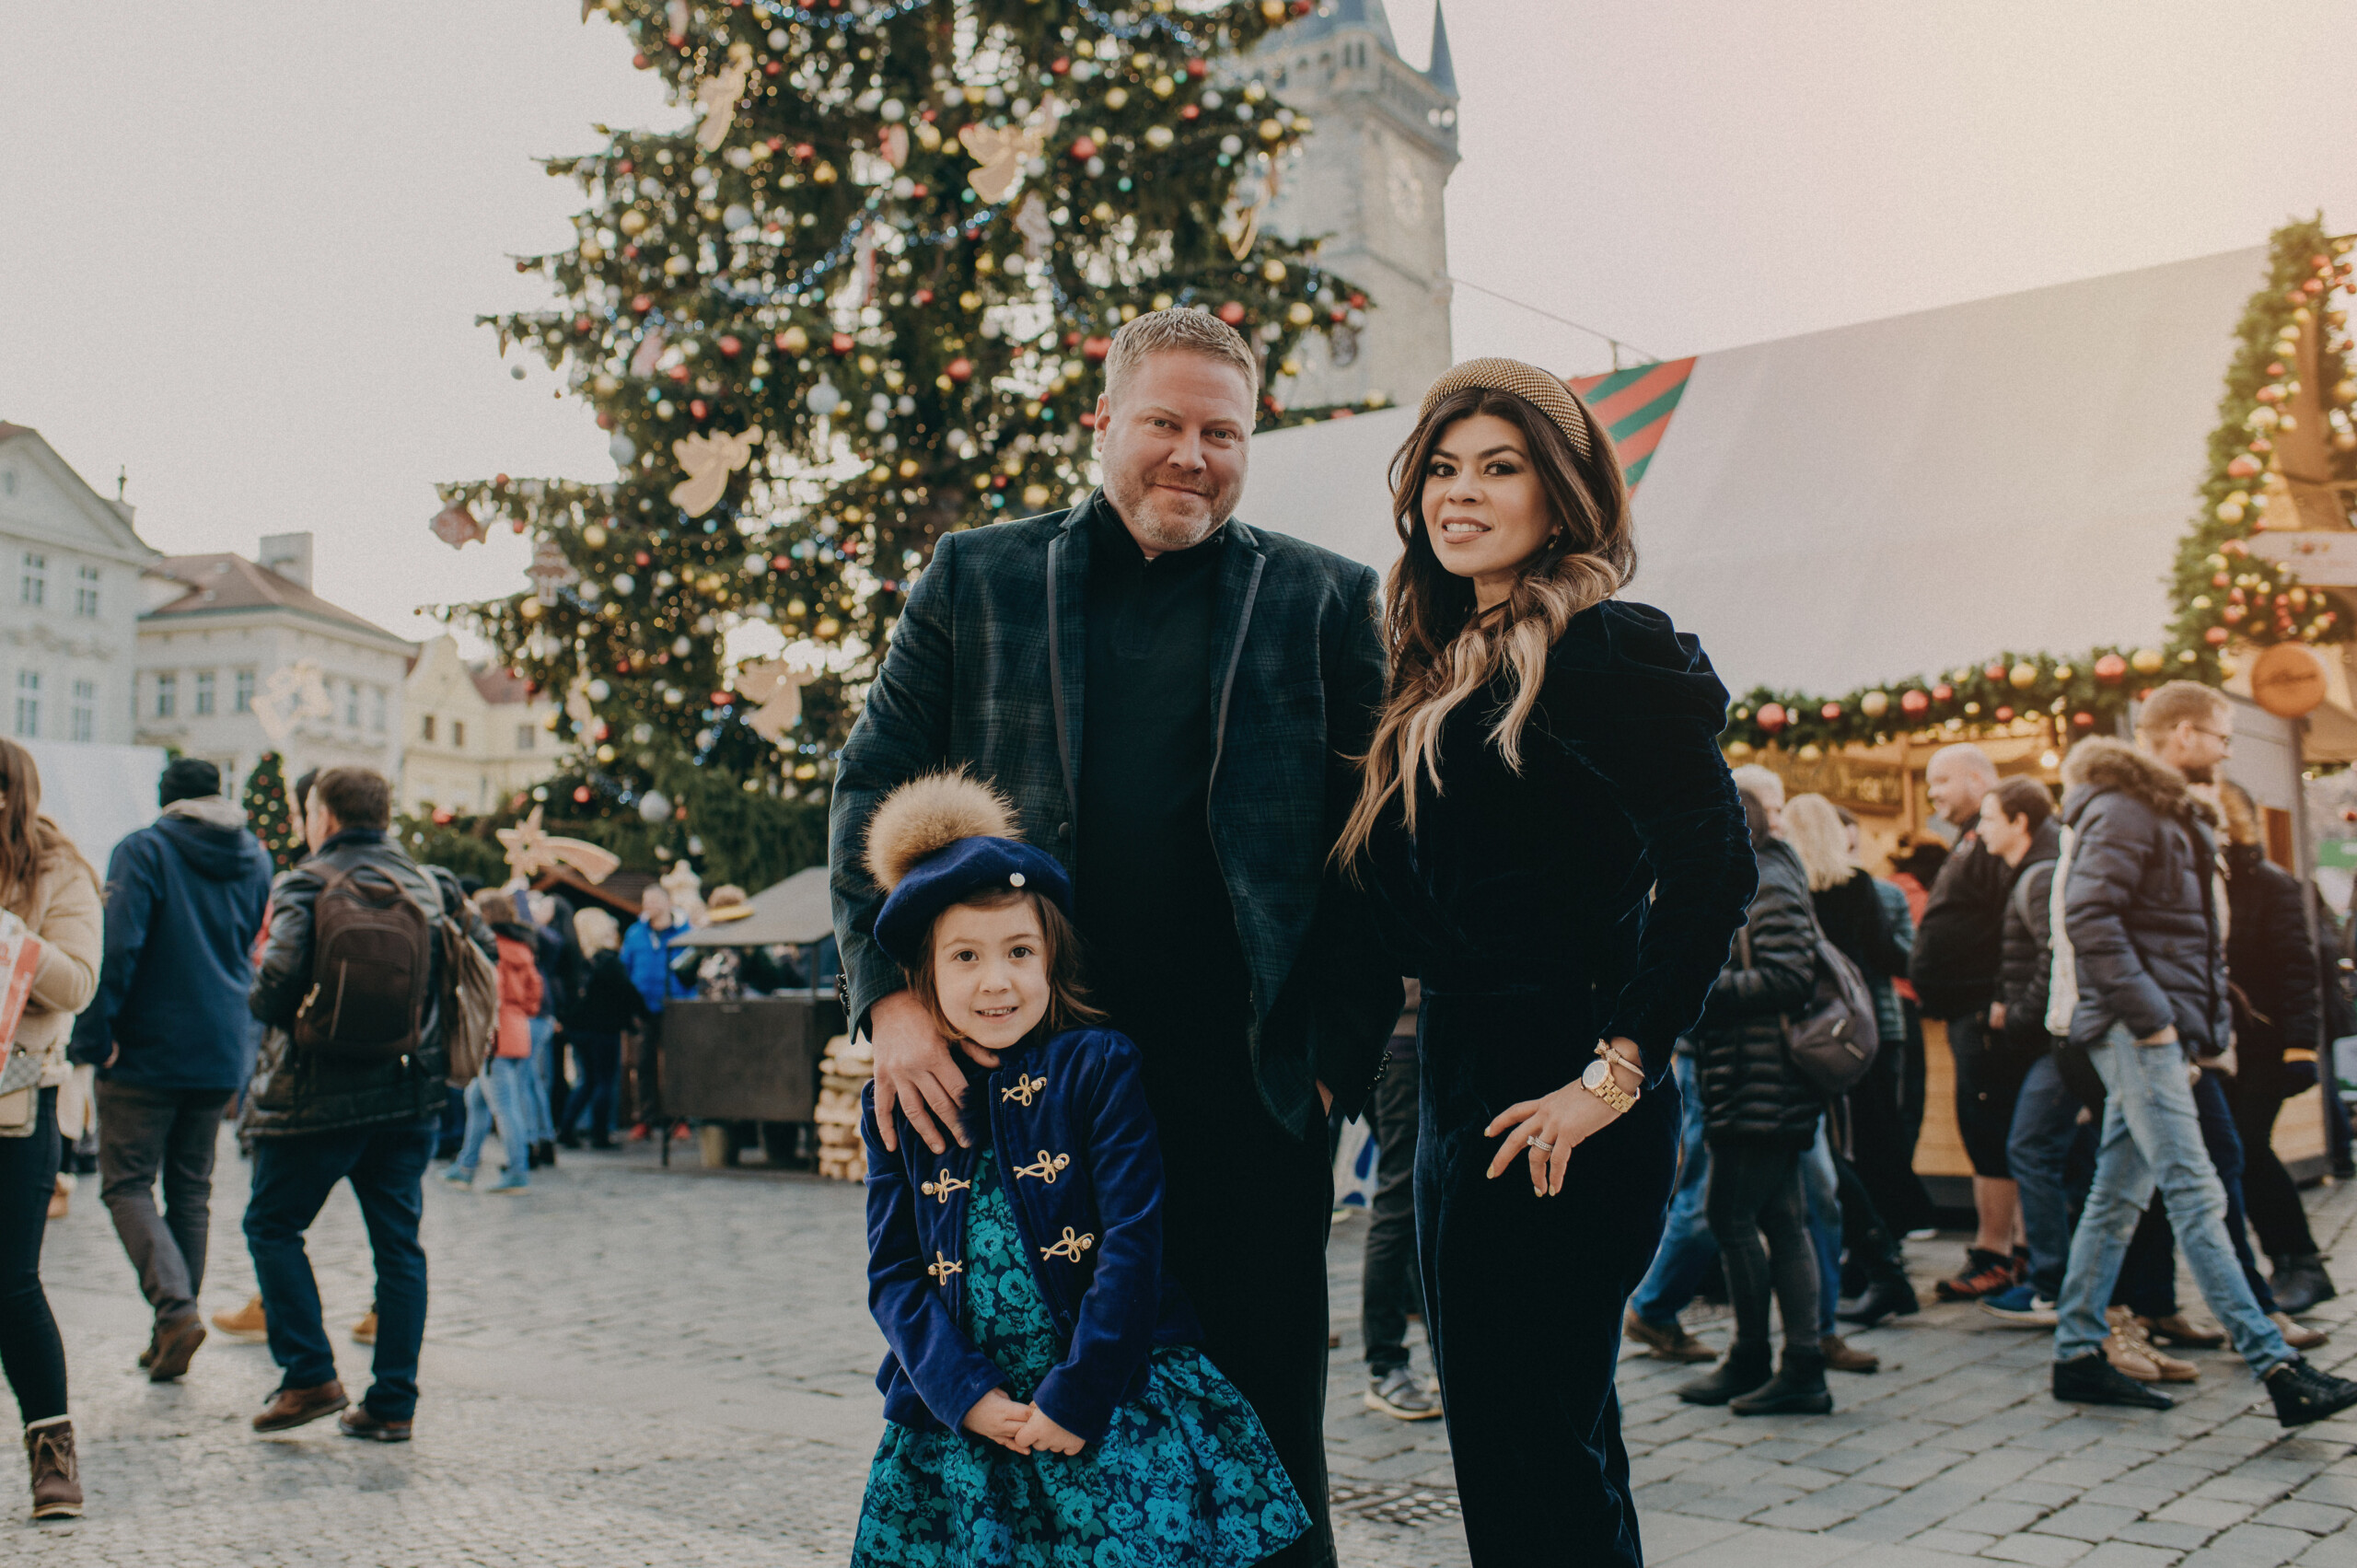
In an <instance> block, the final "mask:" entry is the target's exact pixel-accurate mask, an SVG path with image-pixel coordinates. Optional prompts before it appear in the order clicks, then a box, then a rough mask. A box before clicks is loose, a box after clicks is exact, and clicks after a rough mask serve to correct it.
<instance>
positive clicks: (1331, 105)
mask: <svg viewBox="0 0 2357 1568" xmlns="http://www.w3.org/2000/svg"><path fill="white" fill-rule="evenodd" d="M1252 68H1253V71H1254V74H1255V75H1257V76H1259V78H1260V80H1261V81H1262V82H1264V83H1265V84H1266V85H1267V86H1268V87H1269V88H1270V90H1271V92H1273V93H1274V94H1275V95H1276V97H1277V99H1278V100H1279V101H1280V102H1282V103H1284V104H1286V105H1287V106H1289V107H1290V108H1292V109H1293V110H1295V112H1297V113H1300V114H1304V115H1306V116H1308V117H1309V120H1310V122H1311V125H1312V127H1313V128H1312V130H1311V132H1310V134H1309V135H1308V137H1307V138H1306V140H1305V141H1304V142H1303V143H1302V144H1301V145H1300V148H1299V150H1298V152H1297V153H1296V154H1295V157H1293V158H1292V159H1291V160H1290V161H1289V162H1287V163H1286V164H1285V165H1284V166H1283V168H1282V169H1281V171H1280V172H1279V175H1278V187H1277V193H1276V196H1275V199H1274V200H1273V201H1272V202H1271V203H1270V206H1269V209H1268V211H1267V213H1266V214H1265V215H1264V216H1263V220H1262V221H1263V223H1264V224H1265V226H1267V227H1268V228H1269V230H1270V231H1271V232H1272V233H1275V234H1279V235H1282V236H1284V237H1286V238H1309V237H1316V236H1320V235H1322V236H1324V237H1325V244H1324V245H1323V246H1322V247H1321V248H1320V250H1319V251H1318V261H1320V263H1321V264H1322V265H1324V266H1326V267H1329V268H1330V269H1332V271H1334V272H1335V273H1338V274H1340V275H1341V276H1342V277H1346V278H1348V279H1350V280H1351V281H1352V282H1353V284H1356V285H1358V286H1359V287H1361V288H1363V289H1364V290H1365V291H1366V294H1367V296H1368V300H1369V305H1370V308H1369V309H1368V310H1367V311H1366V312H1365V315H1364V320H1363V324H1361V325H1359V326H1357V327H1355V328H1337V329H1335V331H1334V332H1333V334H1332V336H1331V338H1330V340H1329V339H1321V338H1318V337H1316V336H1312V337H1309V338H1306V339H1305V340H1304V341H1303V343H1302V346H1301V348H1300V349H1299V351H1298V353H1297V358H1296V363H1297V365H1298V366H1299V369H1298V372H1297V373H1296V374H1295V375H1292V376H1287V377H1281V378H1275V377H1272V379H1275V385H1274V386H1273V387H1272V388H1271V391H1272V392H1273V393H1274V395H1275V397H1276V398H1277V400H1278V401H1280V402H1282V403H1283V404H1284V405H1285V406H1287V407H1289V408H1306V407H1318V406H1323V405H1326V404H1333V403H1364V402H1366V401H1368V400H1369V399H1370V398H1374V397H1377V396H1380V397H1381V398H1382V399H1384V400H1386V401H1391V402H1401V401H1411V400H1413V399H1415V398H1418V397H1421V396H1422V394H1423V390H1424V389H1425V387H1427V386H1429V385H1430V384H1431V383H1432V382H1433V381H1434V379H1436V378H1437V377H1439V376H1440V374H1441V373H1442V372H1443V371H1445V370H1446V369H1447V368H1448V366H1449V365H1450V362H1451V354H1450V344H1449V320H1448V310H1449V299H1450V296H1451V289H1450V286H1449V278H1448V242H1447V234H1446V224H1445V223H1444V221H1443V213H1442V205H1441V198H1442V192H1443V191H1444V190H1445V189H1446V186H1447V184H1448V177H1449V173H1450V171H1451V170H1453V169H1455V168H1456V167H1457V75H1456V71H1455V68H1454V66H1453V64H1452V62H1451V61H1450V58H1449V51H1448V29H1447V26H1446V22H1445V21H1444V20H1443V17H1442V15H1441V9H1440V6H1439V5H1437V4H1435V6H1434V8H1433V46H1432V63H1431V64H1430V65H1429V66H1428V67H1427V68H1425V69H1424V70H1422V71H1419V70H1417V69H1415V68H1414V67H1413V66H1411V65H1410V64H1407V62H1405V61H1403V60H1401V59H1400V58H1399V49H1398V47H1397V45H1396V44H1395V43H1394V42H1393V41H1392V36H1391V23H1390V19H1389V18H1388V17H1387V16H1386V15H1385V14H1384V9H1383V0H1322V3H1321V4H1320V5H1319V6H1318V9H1317V10H1316V11H1314V12H1312V13H1311V14H1310V15H1309V16H1307V17H1304V18H1303V19H1302V20H1300V21H1298V22H1295V24H1293V25H1292V26H1291V27H1288V28H1285V29H1282V30H1280V31H1278V32H1276V33H1273V34H1271V36H1270V37H1269V38H1268V39H1267V40H1266V41H1263V42H1262V44H1261V45H1260V49H1259V50H1258V51H1257V52H1255V54H1254V56H1253V60H1252Z"/></svg>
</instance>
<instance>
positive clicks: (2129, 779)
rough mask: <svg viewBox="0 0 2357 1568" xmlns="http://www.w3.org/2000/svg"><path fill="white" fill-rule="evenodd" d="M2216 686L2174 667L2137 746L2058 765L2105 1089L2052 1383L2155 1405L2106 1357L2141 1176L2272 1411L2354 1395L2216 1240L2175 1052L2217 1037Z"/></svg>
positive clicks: (2196, 1124)
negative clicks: (2295, 1343) (2267, 1307)
mask: <svg viewBox="0 0 2357 1568" xmlns="http://www.w3.org/2000/svg"><path fill="white" fill-rule="evenodd" d="M2233 726H2234V710H2233V707H2232V705H2231V704H2230V703H2228V702H2227V700H2226V698H2225V697H2224V696H2223V694H2222V693H2220V692H2218V691H2213V690H2212V689H2211V688H2209V687H2206V686H2200V685H2197V684H2195V683H2194V682H2192V681H2189V680H2172V681H2170V682H2169V683H2168V684H2166V685H2165V686H2163V687H2161V688H2159V689H2158V690H2156V691H2154V692H2153V693H2152V694H2151V695H2150V696H2149V697H2147V698H2146V699H2145V700H2144V703H2143V706H2142V711H2141V712H2140V713H2139V714H2138V717H2137V729H2136V742H2137V743H2136V745H2135V746H2133V747H2130V746H2126V745H2123V744H2121V743H2120V742H2119V741H2116V740H2106V739H2089V740H2083V741H2081V742H2080V743H2079V744H2078V745H2077V746H2075V747H2073V749H2072V751H2071V756H2070V759H2069V761H2066V762H2065V763H2064V764H2063V769H2062V782H2063V785H2064V789H2065V792H2066V793H2065V794H2064V796H2063V803H2062V819H2063V821H2064V822H2065V823H2066V824H2068V825H2069V826H2070V828H2071V829H2072V830H2073V835H2074V841H2075V842H2073V846H2072V848H2071V851H2070V852H2069V853H2070V859H2069V862H2068V864H2067V865H2066V866H2065V867H2064V869H2063V870H2062V871H2061V872H2060V873H2058V875H2060V876H2061V877H2063V878H2064V881H2063V897H2062V924H2063V935H2064V938H2065V940H2067V941H2068V942H2069V944H2070V947H2071V950H2072V954H2073V961H2074V963H2075V966H2076V972H2077V983H2078V993H2079V994H2078V1005H2077V1007H2076V1008H2075V1010H2074V1011H2073V1015H2072V1019H2071V1035H2070V1039H2071V1042H2072V1043H2073V1045H2076V1046H2082V1047H2084V1048H2085V1050H2086V1051H2087V1055H2088V1057H2089V1059H2090V1060H2091V1061H2092V1062H2093V1063H2094V1064H2095V1069H2096V1073H2097V1074H2099V1075H2100V1076H2101V1077H2102V1079H2103V1084H2104V1089H2105V1092H2106V1098H2105V1104H2104V1121H2103V1133H2102V1140H2101V1144H2100V1145H2099V1152H2098V1153H2097V1155H2096V1174H2095V1183H2094V1186H2093V1187H2092V1189H2091V1190H2090V1191H2088V1194H2087V1202H2086V1207H2085V1209H2084V1211H2083V1213H2082V1214H2081V1216H2080V1220H2079V1229H2078V1233H2077V1235H2076V1236H2074V1237H2073V1238H2072V1243H2071V1255H2070V1262H2069V1266H2068V1268H2067V1269H2066V1270H2065V1272H2064V1275H2063V1282H2062V1296H2061V1306H2060V1308H2059V1319H2060V1320H2059V1322H2058V1325H2057V1327H2056V1330H2055V1346H2054V1355H2055V1361H2054V1397H2055V1398H2056V1399H2059V1400H2073V1401H2076V1402H2079V1403H2084V1404H2119V1405H2141V1406H2143V1407H2146V1408H2148V1409H2155V1410H2165V1409H2167V1408H2169V1406H2170V1403H2171V1401H2170V1400H2168V1399H2167V1398H2166V1397H2165V1396H2164V1395H2162V1394H2160V1393H2157V1392H2155V1391H2154V1390H2153V1389H2150V1388H2145V1387H2144V1386H2143V1385H2142V1384H2139V1383H2137V1382H2135V1381H2133V1380H2131V1378H2129V1377H2127V1376H2124V1375H2123V1374H2121V1373H2120V1372H2119V1371H2118V1370H2116V1369H2115V1368H2113V1367H2112V1366H2111V1365H2109V1363H2107V1361H2106V1360H2105V1359H2104V1355H2103V1349H2102V1346H2103V1341H2104V1338H2105V1335H2106V1334H2107V1332H2108V1326H2107V1323H2106V1321H2105V1309H2106V1307H2107V1306H2108V1305H2109V1304H2110V1301H2111V1293H2112V1286H2113V1284H2114V1283H2115V1282H2116V1281H2117V1280H2118V1278H2119V1265H2120V1261H2121V1260H2122V1258H2123V1257H2125V1255H2126V1253H2127V1250H2128V1241H2129V1237H2130V1236H2131V1233H2132V1232H2133V1231H2134V1229H2135V1228H2136V1224H2137V1221H2138V1219H2139V1218H2140V1217H2141V1215H2142V1213H2143V1210H2144V1206H2145V1204H2146V1203H2147V1202H2150V1201H2151V1198H2152V1194H2153V1189H2154V1184H2155V1183H2156V1182H2157V1184H2158V1185H2159V1188H2160V1191H2161V1196H2162V1199H2163V1201H2164V1202H2165V1204H2166V1205H2167V1211H2168V1215H2169V1219H2170V1221H2171V1223H2172V1224H2173V1225H2174V1226H2175V1227H2176V1230H2177V1237H2178V1238H2179V1239H2180V1240H2181V1241H2182V1243H2183V1244H2184V1250H2185V1257H2186V1261H2187V1262H2188V1264H2189V1265H2190V1266H2191V1269H2192V1271H2193V1277H2194V1279H2195V1281H2196V1282H2197V1283H2199V1284H2200V1287H2201V1294H2202V1295H2203V1297H2204V1298H2205V1299H2206V1300H2207V1301H2208V1302H2209V1304H2210V1310H2211V1311H2212V1313H2213V1314H2215V1315H2216V1317H2217V1318H2218V1321H2219V1323H2220V1325H2221V1326H2223V1328H2224V1329H2225V1330H2226V1332H2227V1334H2228V1335H2229V1336H2230V1337H2231V1338H2232V1340H2233V1342H2234V1346H2235V1350H2236V1351H2238V1352H2240V1353H2241V1354H2242V1357H2243V1359H2244V1360H2245V1361H2246V1362H2247V1363H2248V1364H2249V1365H2250V1369H2251V1371H2252V1373H2253V1374H2255V1375H2256V1376H2258V1377H2259V1378H2261V1379H2262V1380H2263V1381H2264V1382H2265V1384H2266V1386H2267V1390H2268V1392H2269V1393H2270V1395H2272V1396H2273V1397H2274V1400H2275V1414H2276V1419H2277V1420H2278V1421H2279V1422H2281V1423H2282V1424H2283V1425H2285V1426H2287V1427H2290V1426H2305V1425H2306V1424H2307V1423H2311V1422H2316V1421H2322V1420H2324V1419H2325V1418H2326V1417H2328V1416H2330V1415H2333V1414H2336V1413H2338V1412H2339V1411H2344V1410H2347V1409H2349V1408H2350V1407H2351V1406H2352V1405H2357V1383H2352V1382H2350V1381H2347V1380H2345V1379H2343V1378H2339V1377H2334V1376H2330V1375H2329V1374H2328V1373H2325V1372H2323V1371H2321V1370H2319V1369H2318V1368H2316V1367H2315V1366H2313V1365H2309V1364H2308V1363H2307V1362H2306V1361H2305V1360H2303V1359H2301V1358H2300V1356H2299V1355H2297V1354H2296V1353H2294V1352H2293V1350H2292V1348H2291V1347H2290V1346H2289V1345H2288V1344H2286V1343H2285V1342H2284V1341H2283V1335H2282V1331H2281V1330H2279V1329H2278V1328H2277V1327H2276V1325H2275V1324H2274V1323H2272V1322H2270V1320H2269V1319H2268V1318H2267V1316H2266V1314H2265V1313H2264V1312H2263V1311H2262V1310H2261V1309H2260V1307H2259V1304H2258V1301H2257V1300H2255V1299H2254V1298H2253V1296H2252V1295H2251V1290H2250V1287H2249V1285H2248V1284H2247V1283H2246V1282H2245V1280H2244V1278H2243V1272H2242V1268H2241V1266H2240V1264H2239V1263H2238V1262H2237V1260H2235V1252H2234V1248H2233V1246H2232V1245H2231V1243H2230V1242H2229V1241H2228V1239H2227V1236H2226V1224H2225V1216H2226V1195H2225V1191H2224V1188H2223V1186H2222V1185H2221V1183H2220V1181H2219V1178H2218V1171H2217V1168H2216V1167H2214V1166H2213V1165H2212V1163H2211V1160H2210V1154H2209V1151H2208V1149H2207V1148H2206V1147H2205V1146H2204V1145H2203V1143H2202V1138H2201V1127H2200V1117H2199V1112H2198V1111H2197V1109H2196V1107H2195V1104H2194V1098H2193V1080H2192V1075H2191V1063H2192V1062H2193V1061H2194V1060H2196V1059H2198V1058H2204V1057H2217V1056H2223V1054H2225V1053H2226V1052H2227V1051H2229V1050H2230V1049H2231V1047H2232V1044H2233V1037H2232V1033H2231V1015H2230V1010H2229V997H2228V993H2227V987H2226V956H2225V941H2224V937H2225V933H2224V927H2223V923H2222V921H2221V918H2220V904H2221V901H2222V900H2221V896H2220V894H2219V892H2218V890H2217V885H2216V879H2217V859H2218V846H2217V840H2216V838H2215V836H2214V834H2213V832H2212V824H2213V822H2214V820H2215V813H2214V812H2213V811H2212V808H2211V807H2210V806H2209V805H2208V804H2207V803H2205V802H2204V801H2202V800H2200V798H2198V797H2197V796H2195V795H2194V794H2193V791H2192V788H2191V786H2192V785H2193V784H2208V783H2209V782H2210V781H2211V777H2212V773H2213V772H2214V770H2215V769H2216V768H2217V766H2218V764H2219V763H2221V762H2223V761H2224V760H2225V758H2226V754H2227V752H2228V751H2229V750H2230V749H2232V747H2233V744H2234V727H2233Z"/></svg>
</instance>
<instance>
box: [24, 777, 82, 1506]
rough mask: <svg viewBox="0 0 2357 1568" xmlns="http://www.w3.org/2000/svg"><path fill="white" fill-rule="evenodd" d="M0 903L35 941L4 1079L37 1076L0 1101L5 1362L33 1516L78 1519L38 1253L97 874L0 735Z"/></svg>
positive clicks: (59, 1350)
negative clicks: (36, 955) (36, 951)
mask: <svg viewBox="0 0 2357 1568" xmlns="http://www.w3.org/2000/svg"><path fill="white" fill-rule="evenodd" d="M0 907H5V908H6V910H7V911H8V912H9V913H10V914H12V915H14V916H16V917H17V919H18V920H20V921H22V922H23V923H24V924H25V928H26V929H27V930H28V931H29V932H31V933H32V934H33V935H36V936H38V937H40V938H41V958H40V966H39V967H38V968H37V969H35V970H34V971H33V980H32V989H31V992H30V993H29V995H28V997H27V999H26V1002H25V1013H24V1018H23V1020H22V1021H21V1022H20V1023H18V1025H17V1039H16V1045H15V1050H14V1051H11V1053H10V1061H9V1064H8V1066H9V1071H8V1074H7V1077H6V1080H5V1081H6V1082H9V1083H14V1082H15V1081H16V1079H17V1076H18V1075H19V1074H23V1073H27V1072H28V1071H29V1072H30V1073H32V1074H35V1076H34V1077H32V1078H31V1079H29V1081H28V1082H27V1084H26V1086H25V1087H23V1088H21V1089H17V1090H16V1091H15V1092H14V1093H11V1094H6V1095H0V1367H5V1368H6V1372H7V1375H8V1386H9V1388H12V1389H14V1390H15V1391H16V1395H17V1413H18V1414H19V1415H21V1416H22V1417H23V1418H24V1423H25V1453H26V1455H27V1457H28V1458H29V1459H30V1460H31V1464H32V1488H33V1517H34V1518H36V1519H53V1518H74V1517H77V1516H79V1515H80V1514H81V1512H82V1481H81V1472H80V1469H79V1468H78V1466H77V1465H76V1464H75V1456H74V1423H73V1421H72V1419H71V1418H70V1417H68V1416H67V1414H66V1413H65V1346H64V1342H62V1341H61V1340H59V1338H58V1337H57V1319H56V1318H53V1317H52V1316H51V1315H50V1310H49V1297H48V1295H46V1294H45V1293H44V1292H43V1291H42V1290H41V1237H42V1233H43V1232H44V1231H45V1230H46V1228H47V1227H48V1224H49V1200H50V1196H51V1194H52V1192H54V1191H56V1182H57V1164H58V1156H59V1153H60V1145H59V1141H58V1132H57V1091H58V1088H59V1087H60V1086H62V1085H63V1084H64V1082H65V1080H66V1078H67V1076H68V1075H69V1071H70V1070H69V1068H68V1066H67V1063H66V1061H65V1037H66V1034H67V1032H68V1031H69V1030H70V1029H71V1028H72V1027H73V1023H74V1015H75V1014H76V1013H79V1012H80V1011H81V1010H82V1009H83V1008H85V1007H87V1006H88V1005H90V998H91V997H92V996H93V995H94V994H96V993H97V991H98V988H99V958H100V956H101V954H102V953H103V951H104V940H103V938H104V931H103V928H102V926H101V923H100V917H99V874H98V873H97V872H96V871H94V870H92V869H91V868H90V863H89V862H88V861H87V860H85V859H83V858H82V852H81V851H79V850H77V849H75V847H74V843H73V841H71V840H70V839H68V838H67V837H66V836H65V835H64V833H63V832H62V831H60V830H59V829H58V826H57V824H56V823H54V822H52V821H51V820H50V819H48V818H47V817H44V816H42V815H41V772H40V770H38V769H37V768H35V767H34V766H33V760H32V755H31V753H29V752H28V751H27V750H26V749H24V748H23V747H21V746H19V745H17V743H16V742H15V741H13V740H0ZM20 1059H21V1060H20Z"/></svg>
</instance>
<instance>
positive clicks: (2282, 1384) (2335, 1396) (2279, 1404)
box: [2267, 1360, 2357, 1426]
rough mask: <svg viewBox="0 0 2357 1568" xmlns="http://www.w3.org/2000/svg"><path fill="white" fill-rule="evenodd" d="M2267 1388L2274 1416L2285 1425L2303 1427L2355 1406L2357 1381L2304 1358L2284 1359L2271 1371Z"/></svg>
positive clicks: (2356, 1402) (2356, 1401)
mask: <svg viewBox="0 0 2357 1568" xmlns="http://www.w3.org/2000/svg"><path fill="white" fill-rule="evenodd" d="M2267 1391H2268V1392H2269V1393H2270V1394H2272V1395H2274V1396H2275V1419H2276V1420H2277V1421H2280V1422H2282V1423H2283V1424H2284V1425H2286V1426H2305V1425H2307V1424H2308V1423H2311V1422H2317V1421H2322V1420H2324V1419H2325V1418H2326V1417H2327V1416H2334V1415H2339V1414H2340V1412H2341V1411H2345V1410H2347V1409H2349V1407H2350V1406H2351V1405H2357V1383H2351V1381H2349V1379H2347V1378H2346V1377H2335V1376H2333V1375H2332V1374H2331V1373H2329V1372H2321V1371H2318V1370H2317V1369H2316V1367H2315V1366H2314V1365H2310V1364H2309V1363H2307V1362H2305V1361H2297V1360H2294V1361H2287V1362H2285V1363H2284V1364H2283V1365H2281V1366H2279V1367H2277V1368H2276V1369H2275V1370H2274V1371H2272V1372H2270V1373H2269V1374H2268V1375H2267Z"/></svg>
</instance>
